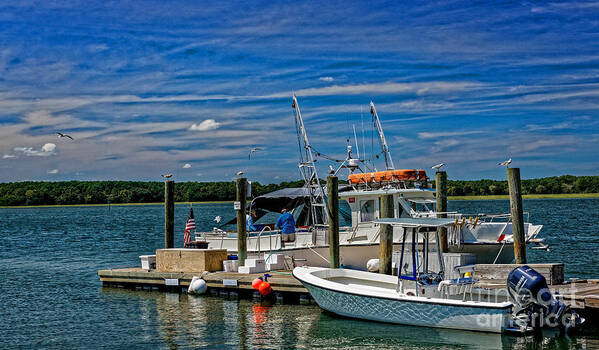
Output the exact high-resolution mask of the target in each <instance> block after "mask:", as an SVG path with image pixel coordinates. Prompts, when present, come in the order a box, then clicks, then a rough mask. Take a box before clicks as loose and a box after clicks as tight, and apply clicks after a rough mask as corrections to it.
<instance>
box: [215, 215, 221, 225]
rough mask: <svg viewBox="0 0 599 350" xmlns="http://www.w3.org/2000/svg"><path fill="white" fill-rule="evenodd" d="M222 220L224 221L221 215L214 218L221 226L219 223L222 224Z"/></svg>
mask: <svg viewBox="0 0 599 350" xmlns="http://www.w3.org/2000/svg"><path fill="white" fill-rule="evenodd" d="M221 219H222V218H221V217H220V215H217V216H215V217H214V221H216V223H217V224H219V223H220V220H221Z"/></svg>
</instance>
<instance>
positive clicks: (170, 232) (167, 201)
mask: <svg viewBox="0 0 599 350" xmlns="http://www.w3.org/2000/svg"><path fill="white" fill-rule="evenodd" d="M174 247H175V182H174V181H173V180H166V181H165V182H164V248H165V249H169V248H174Z"/></svg>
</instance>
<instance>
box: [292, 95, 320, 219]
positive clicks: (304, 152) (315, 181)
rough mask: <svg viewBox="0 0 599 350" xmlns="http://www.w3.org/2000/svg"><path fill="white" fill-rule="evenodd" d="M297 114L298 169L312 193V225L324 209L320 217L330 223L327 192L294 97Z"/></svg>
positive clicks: (294, 108)
mask: <svg viewBox="0 0 599 350" xmlns="http://www.w3.org/2000/svg"><path fill="white" fill-rule="evenodd" d="M291 107H292V108H293V111H294V112H295V113H294V114H295V129H296V130H295V131H296V133H297V142H298V146H299V164H298V168H299V170H300V174H301V175H302V178H303V179H304V186H305V187H306V188H308V190H309V192H310V210H311V214H312V225H316V224H318V223H319V220H318V217H319V215H318V211H317V210H316V208H322V211H323V213H324V215H322V216H320V217H321V218H322V219H323V220H324V223H326V222H327V221H328V217H329V215H328V210H327V206H326V198H325V192H324V189H323V188H322V184H321V183H320V178H319V177H318V172H317V171H316V164H315V160H314V153H313V151H312V146H310V141H309V140H308V134H307V133H306V128H305V127H304V119H303V118H302V113H301V112H300V108H299V105H298V103H297V98H296V97H295V95H293V103H292V105H291Z"/></svg>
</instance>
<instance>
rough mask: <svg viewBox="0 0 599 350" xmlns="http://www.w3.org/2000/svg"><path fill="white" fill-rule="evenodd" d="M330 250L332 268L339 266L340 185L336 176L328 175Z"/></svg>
mask: <svg viewBox="0 0 599 350" xmlns="http://www.w3.org/2000/svg"><path fill="white" fill-rule="evenodd" d="M317 181H318V180H317ZM327 205H328V210H327V212H328V216H329V217H328V219H329V251H330V256H331V258H330V259H331V260H330V263H331V268H333V269H337V268H339V185H338V181H337V177H336V176H328V177H327Z"/></svg>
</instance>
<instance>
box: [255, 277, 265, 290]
mask: <svg viewBox="0 0 599 350" xmlns="http://www.w3.org/2000/svg"><path fill="white" fill-rule="evenodd" d="M262 283H264V281H263V280H261V279H260V278H256V279H255V280H253V281H252V287H254V289H255V290H259V288H260V285H261V284H262Z"/></svg>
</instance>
